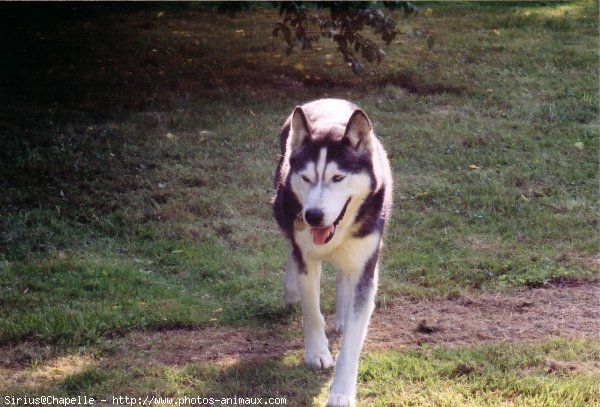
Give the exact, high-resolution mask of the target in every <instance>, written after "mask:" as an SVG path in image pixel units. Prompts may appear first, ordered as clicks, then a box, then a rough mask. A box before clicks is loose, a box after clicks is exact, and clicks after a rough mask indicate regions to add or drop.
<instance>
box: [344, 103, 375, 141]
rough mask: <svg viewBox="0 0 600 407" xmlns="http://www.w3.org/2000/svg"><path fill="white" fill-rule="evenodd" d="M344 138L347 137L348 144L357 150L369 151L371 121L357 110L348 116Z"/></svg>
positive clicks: (371, 132) (371, 136)
mask: <svg viewBox="0 0 600 407" xmlns="http://www.w3.org/2000/svg"><path fill="white" fill-rule="evenodd" d="M344 137H348V140H350V144H352V147H354V148H355V149H357V150H366V151H371V149H372V145H371V141H372V139H373V126H372V125H371V121H370V120H369V118H368V117H367V115H366V114H365V112H363V111H362V110H360V109H357V110H355V111H354V113H352V116H350V120H348V124H347V125H346V132H345V133H344Z"/></svg>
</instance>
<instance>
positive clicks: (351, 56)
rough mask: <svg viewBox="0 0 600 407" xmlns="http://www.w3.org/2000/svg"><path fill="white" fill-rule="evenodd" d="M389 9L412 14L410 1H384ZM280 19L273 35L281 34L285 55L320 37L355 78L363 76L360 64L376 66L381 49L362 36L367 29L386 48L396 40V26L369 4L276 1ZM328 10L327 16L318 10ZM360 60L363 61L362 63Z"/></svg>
mask: <svg viewBox="0 0 600 407" xmlns="http://www.w3.org/2000/svg"><path fill="white" fill-rule="evenodd" d="M379 4H383V5H384V6H385V7H386V8H387V9H388V10H391V9H397V8H403V9H404V12H405V13H406V14H411V13H413V12H415V11H416V10H417V9H416V7H415V6H414V5H413V4H411V3H409V2H383V3H379ZM277 5H278V7H279V12H280V15H281V17H282V20H281V21H279V22H278V23H276V24H275V28H274V29H273V35H274V36H278V35H281V36H282V37H283V39H284V40H285V42H286V43H287V48H286V54H287V55H289V54H291V53H292V52H295V51H299V50H306V49H311V48H312V47H313V44H314V43H315V42H317V41H319V39H321V38H328V39H330V40H332V41H335V42H336V43H337V45H338V51H339V52H340V53H341V54H342V57H343V58H344V60H345V61H346V62H348V64H349V66H351V67H352V70H353V71H354V73H355V74H357V75H364V74H365V73H366V69H365V67H364V64H363V62H362V61H368V62H370V63H377V64H379V63H380V62H381V61H382V60H383V57H384V55H385V53H384V52H383V50H382V49H381V48H380V47H379V46H378V45H377V44H376V43H375V42H374V41H372V40H370V39H368V38H367V37H366V36H365V35H363V34H362V32H363V30H364V29H365V28H367V27H369V28H371V30H372V31H373V33H375V34H376V35H377V36H380V37H381V39H382V41H383V42H384V43H385V44H386V45H389V44H390V43H391V42H392V41H393V39H394V38H395V37H396V34H397V31H396V24H395V22H394V20H393V19H392V17H391V16H390V15H386V13H385V12H384V11H382V10H381V9H379V8H374V7H375V6H376V4H374V3H372V2H339V1H334V2H295V1H294V2H278V3H277ZM321 9H328V10H329V16H322V15H321V14H320V13H318V12H317V11H318V10H321ZM361 60H362V61H361Z"/></svg>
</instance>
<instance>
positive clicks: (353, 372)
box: [327, 253, 377, 406]
mask: <svg viewBox="0 0 600 407" xmlns="http://www.w3.org/2000/svg"><path fill="white" fill-rule="evenodd" d="M346 278H347V279H349V281H348V284H351V286H352V288H353V290H352V292H353V296H352V300H351V301H349V303H347V306H348V307H349V308H348V309H347V310H346V320H345V322H344V324H343V331H344V332H343V336H342V345H341V347H340V352H339V353H338V356H337V360H336V369H335V370H336V371H335V376H334V379H333V382H332V384H331V388H330V392H329V398H328V399H327V405H328V406H353V405H355V403H356V378H357V375H358V361H359V358H360V353H361V350H362V346H363V343H364V340H365V337H366V334H367V327H368V325H369V320H370V319H371V314H372V313H373V309H374V308H375V302H374V298H375V292H376V289H377V253H374V254H373V256H372V257H371V258H370V259H369V260H367V261H366V263H365V265H364V266H363V270H362V272H361V273H360V274H358V273H353V274H349V275H348V276H346Z"/></svg>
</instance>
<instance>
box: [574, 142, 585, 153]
mask: <svg viewBox="0 0 600 407" xmlns="http://www.w3.org/2000/svg"><path fill="white" fill-rule="evenodd" d="M573 147H575V148H576V149H578V150H579V151H581V150H583V143H582V142H581V141H578V142H577V143H575V144H573Z"/></svg>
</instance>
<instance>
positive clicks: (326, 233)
mask: <svg viewBox="0 0 600 407" xmlns="http://www.w3.org/2000/svg"><path fill="white" fill-rule="evenodd" d="M350 199H351V198H348V200H347V201H346V204H345V205H344V207H343V208H342V211H341V212H340V215H339V216H338V218H337V219H336V220H335V222H333V224H331V225H329V226H326V227H323V228H311V229H310V233H311V234H312V237H313V243H314V244H316V245H323V244H326V243H329V242H330V241H331V239H333V235H334V234H335V230H336V228H337V225H338V224H339V223H340V221H341V220H342V219H343V218H344V215H345V214H346V208H348V204H349V203H350Z"/></svg>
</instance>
